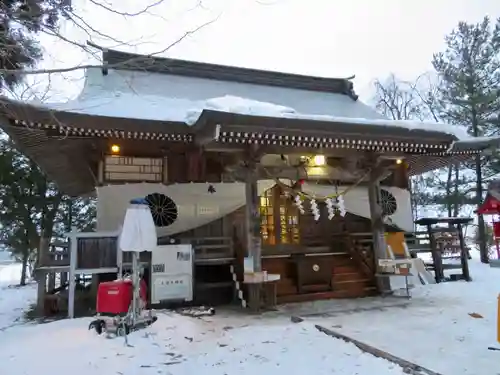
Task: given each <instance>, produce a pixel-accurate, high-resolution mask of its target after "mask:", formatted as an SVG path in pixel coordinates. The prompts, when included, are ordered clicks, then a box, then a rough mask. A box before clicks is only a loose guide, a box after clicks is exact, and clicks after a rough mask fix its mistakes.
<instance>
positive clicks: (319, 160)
mask: <svg viewBox="0 0 500 375" xmlns="http://www.w3.org/2000/svg"><path fill="white" fill-rule="evenodd" d="M313 163H314V165H315V166H317V167H321V166H323V165H325V164H326V158H325V155H315V156H314V158H313Z"/></svg>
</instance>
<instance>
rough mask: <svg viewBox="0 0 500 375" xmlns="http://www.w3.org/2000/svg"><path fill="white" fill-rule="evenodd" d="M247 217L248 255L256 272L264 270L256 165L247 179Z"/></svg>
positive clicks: (250, 169)
mask: <svg viewBox="0 0 500 375" xmlns="http://www.w3.org/2000/svg"><path fill="white" fill-rule="evenodd" d="M245 200H246V217H245V229H246V232H247V249H248V255H249V256H251V257H253V266H254V271H255V272H260V271H261V270H262V259H261V258H262V256H261V238H260V214H259V193H258V190H257V170H256V168H255V165H252V166H250V167H249V168H248V171H247V176H246V181H245Z"/></svg>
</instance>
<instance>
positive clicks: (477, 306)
mask: <svg viewBox="0 0 500 375" xmlns="http://www.w3.org/2000/svg"><path fill="white" fill-rule="evenodd" d="M9 267H11V268H5V267H3V268H1V269H0V280H2V284H3V287H2V288H1V289H0V327H2V326H3V325H5V324H6V325H7V326H8V327H9V328H8V329H3V330H2V329H0V363H2V369H5V370H6V373H8V374H9V375H21V374H31V373H34V374H35V373H36V374H37V375H46V374H47V375H48V374H52V373H55V372H60V373H65V372H71V373H72V375H86V374H87V373H88V372H89V371H92V372H93V373H94V374H96V375H105V374H106V375H107V374H110V373H112V374H116V373H119V374H122V375H145V374H158V373H165V374H173V375H176V374H188V373H193V372H195V371H200V370H201V371H202V372H203V373H204V374H207V375H212V374H213V375H223V374H235V375H237V374H255V373H265V374H268V373H274V374H278V375H279V374H282V373H283V374H285V373H287V374H288V373H294V374H295V373H297V374H299V373H306V372H314V373H316V374H326V373H328V374H331V373H343V374H358V375H364V374H370V375H371V374H402V373H403V371H402V369H401V368H400V367H398V366H396V365H394V364H392V363H389V362H387V361H384V360H382V359H379V358H375V357H373V356H370V355H368V354H365V353H362V352H361V351H359V350H358V349H357V348H356V347H354V346H353V345H351V344H347V343H344V342H342V341H339V340H335V339H333V338H331V337H329V336H326V335H324V334H322V333H320V332H318V331H317V330H316V329H315V328H314V326H313V325H314V324H320V325H322V326H324V327H326V328H330V329H333V330H335V331H338V332H340V333H343V334H346V335H348V336H351V337H353V338H356V339H358V340H360V341H363V342H365V343H367V344H370V345H372V346H375V347H377V348H379V349H382V350H385V351H388V352H389V353H391V354H393V355H396V356H399V357H402V358H403V359H406V360H409V361H412V362H414V363H417V364H419V365H421V366H425V367H427V368H430V369H432V370H434V371H437V372H440V373H442V374H444V375H448V374H453V375H495V374H500V367H499V365H498V363H500V352H498V351H490V350H488V349H487V348H488V347H489V346H497V343H496V316H497V296H498V293H499V292H500V269H499V268H490V267H489V266H487V265H482V264H480V263H479V262H478V261H477V260H476V259H474V260H472V261H471V262H470V268H471V274H472V276H473V278H474V281H473V282H471V283H466V282H449V283H443V284H437V285H428V286H422V287H418V288H417V289H415V290H414V293H413V294H414V297H413V299H412V300H411V301H410V302H409V305H406V306H407V307H401V304H399V307H388V305H390V304H387V303H386V305H385V307H384V304H383V301H384V299H381V298H373V299H360V300H350V301H339V300H337V301H322V302H321V305H322V307H323V311H324V310H325V309H326V310H328V308H327V306H328V305H330V306H334V307H336V310H337V313H331V314H323V315H321V314H317V315H316V316H315V317H312V316H311V317H306V321H305V322H304V323H301V324H293V323H291V322H290V321H289V318H288V317H289V314H290V313H291V312H292V311H293V307H290V306H285V307H283V311H286V312H288V313H289V314H275V315H271V316H267V315H264V316H260V317H255V316H245V315H242V314H236V313H234V312H233V313H226V312H219V311H218V313H217V314H216V315H215V316H211V317H204V318H201V319H196V318H189V317H184V316H179V315H176V314H174V313H171V312H161V311H160V312H158V315H159V319H158V321H157V322H156V323H155V324H154V325H153V326H151V327H149V328H148V329H146V330H142V331H138V332H135V333H132V334H131V335H130V336H129V344H130V346H126V345H125V343H124V340H123V339H122V338H118V339H114V340H108V339H106V338H105V337H100V336H97V335H96V334H95V333H94V332H93V331H88V330H87V327H88V324H89V322H90V321H91V319H90V318H83V319H75V320H64V321H57V322H53V323H48V324H40V325H33V324H30V325H27V324H21V322H18V323H17V324H14V325H13V323H15V321H16V319H17V318H19V317H20V316H21V314H22V310H23V308H26V307H27V306H28V304H29V302H30V301H32V300H33V297H34V289H33V287H27V288H20V289H17V288H5V285H6V284H8V283H9V281H8V280H9V279H11V281H10V282H11V283H14V284H15V283H17V278H18V275H19V266H18V265H12V266H9ZM15 267H18V268H17V271H16V269H15ZM342 306H344V307H345V308H342ZM353 306H354V308H355V309H357V311H358V312H350V313H348V312H346V310H348V309H349V307H351V308H352V307H353ZM370 306H371V308H372V309H371V310H368V309H363V307H368V308H370ZM298 307H299V308H300V309H302V310H304V311H305V310H307V309H306V308H305V307H307V304H301V305H298ZM359 307H362V308H359ZM473 313H476V314H480V316H482V318H474V317H473V316H471V315H470V314H473ZM498 346H500V345H498ZM20 347H22V348H23V350H22V351H21V350H20V349H19V348H20ZM25 358H30V360H29V361H26V360H25ZM48 359H53V360H48Z"/></svg>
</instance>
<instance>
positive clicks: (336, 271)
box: [332, 261, 361, 276]
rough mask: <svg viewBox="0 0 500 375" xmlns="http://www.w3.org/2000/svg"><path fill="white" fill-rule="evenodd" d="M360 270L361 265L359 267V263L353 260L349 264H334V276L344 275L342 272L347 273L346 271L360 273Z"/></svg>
mask: <svg viewBox="0 0 500 375" xmlns="http://www.w3.org/2000/svg"><path fill="white" fill-rule="evenodd" d="M359 272H361V269H360V267H358V265H357V264H356V263H355V262H354V261H351V264H350V265H348V266H341V267H336V266H333V272H332V276H333V275H342V274H346V273H351V274H352V273H359Z"/></svg>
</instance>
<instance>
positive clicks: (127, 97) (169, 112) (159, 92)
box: [48, 68, 383, 124]
mask: <svg viewBox="0 0 500 375" xmlns="http://www.w3.org/2000/svg"><path fill="white" fill-rule="evenodd" d="M48 106H49V107H50V108H52V109H56V110H64V111H71V112H78V113H84V114H90V115H94V116H109V117H121V118H123V117H125V118H135V119H147V120H157V121H177V122H184V123H187V124H193V123H195V122H196V120H197V119H198V117H199V116H200V114H201V112H202V111H203V109H212V110H220V111H224V112H232V113H242V114H250V115H251V114H254V115H261V116H276V117H282V116H294V115H296V114H307V115H306V116H312V117H314V116H332V117H345V118H364V119H382V118H383V117H382V116H381V115H380V114H378V113H377V112H376V111H374V110H373V109H372V108H370V107H369V106H367V105H365V104H363V103H362V102H360V101H355V100H353V99H352V98H350V97H349V96H347V95H343V94H338V93H325V92H317V91H308V90H299V89H290V88H284V87H276V86H264V85H255V84H249V83H239V82H229V81H217V80H213V79H206V78H195V77H185V76H176V75H170V74H160V73H150V72H142V71H130V70H113V69H110V70H109V72H108V74H107V75H103V74H102V71H101V69H98V68H90V69H88V70H87V72H86V81H85V85H84V88H83V91H82V93H81V94H80V96H79V97H78V98H77V99H76V100H73V101H69V102H67V103H51V104H49V105H48Z"/></svg>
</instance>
